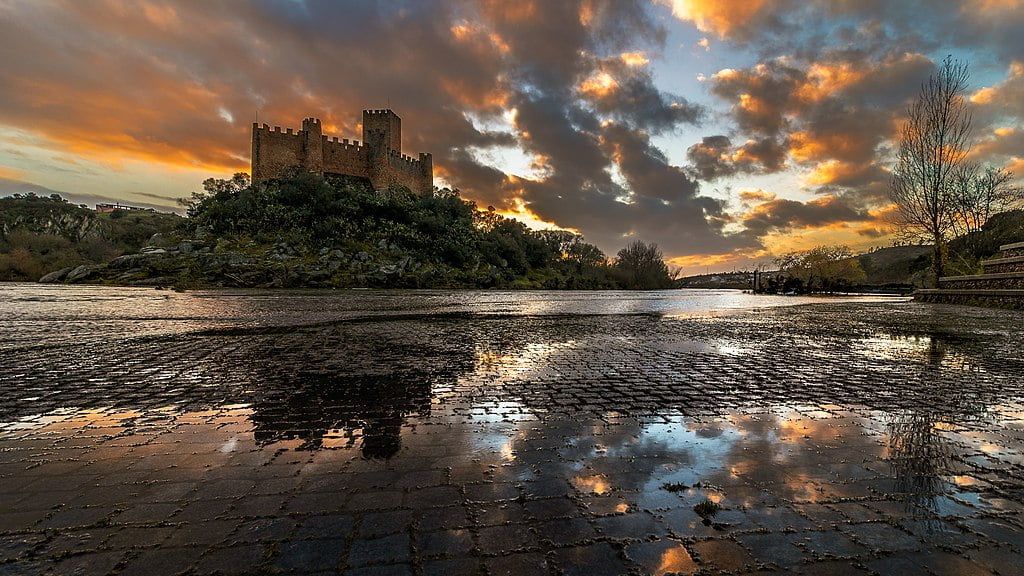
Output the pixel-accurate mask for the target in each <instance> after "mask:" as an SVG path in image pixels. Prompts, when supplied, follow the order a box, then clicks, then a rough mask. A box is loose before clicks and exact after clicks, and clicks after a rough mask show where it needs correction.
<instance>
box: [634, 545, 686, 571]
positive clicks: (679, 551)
mask: <svg viewBox="0 0 1024 576" xmlns="http://www.w3.org/2000/svg"><path fill="white" fill-rule="evenodd" d="M626 556H627V557H629V559H630V560H632V561H633V562H636V563H637V564H638V565H639V566H640V567H641V570H642V572H643V573H644V574H653V575H657V576H660V575H662V574H690V573H693V572H696V571H697V570H698V569H699V566H698V565H697V563H696V562H695V561H694V560H693V557H691V556H690V552H689V550H687V549H686V546H684V545H683V544H682V543H680V542H676V541H674V540H659V541H657V542H638V543H635V544H630V545H629V546H627V547H626Z"/></svg>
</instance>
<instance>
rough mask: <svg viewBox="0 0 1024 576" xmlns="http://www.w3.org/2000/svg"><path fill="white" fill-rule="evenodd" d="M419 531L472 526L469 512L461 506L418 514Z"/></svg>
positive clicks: (435, 509)
mask: <svg viewBox="0 0 1024 576" xmlns="http://www.w3.org/2000/svg"><path fill="white" fill-rule="evenodd" d="M418 520H419V528H420V530H427V531H430V530H441V529H452V528H465V527H467V526H469V525H470V524H472V521H471V520H470V517H469V512H468V511H467V510H466V508H465V507H463V506H444V507H441V508H431V509H429V510H424V511H421V512H419V515H418Z"/></svg>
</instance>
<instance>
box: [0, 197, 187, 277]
mask: <svg viewBox="0 0 1024 576" xmlns="http://www.w3.org/2000/svg"><path fill="white" fill-rule="evenodd" d="M182 220H183V219H182V218H181V217H180V216H178V215H176V214H163V213H158V212H149V211H140V212H122V211H114V212H111V213H106V214H97V213H96V212H94V211H93V210H90V209H89V208H87V207H84V206H78V205H75V204H71V203H69V202H67V201H65V200H64V199H63V198H61V197H60V196H59V195H57V194H54V195H51V196H36V195H33V194H28V195H14V196H9V197H6V198H0V281H36V280H38V279H39V278H40V277H42V276H44V275H45V274H47V273H48V272H51V271H54V270H60V269H64V270H66V271H70V270H73V269H75V268H77V267H79V266H89V265H96V264H100V263H103V262H107V261H109V260H110V259H112V258H116V257H117V256H120V255H121V254H124V253H127V252H135V251H138V250H139V249H140V248H142V247H143V246H144V245H145V244H146V243H147V242H148V241H149V240H150V238H152V237H153V235H154V234H159V233H168V232H170V231H171V230H174V229H175V228H176V227H177V226H178V225H179V224H180V223H181V222H182ZM65 276H66V274H65Z"/></svg>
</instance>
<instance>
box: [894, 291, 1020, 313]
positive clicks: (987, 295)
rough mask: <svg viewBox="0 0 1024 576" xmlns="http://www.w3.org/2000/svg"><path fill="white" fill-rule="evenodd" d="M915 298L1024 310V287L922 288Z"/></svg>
mask: <svg viewBox="0 0 1024 576" xmlns="http://www.w3.org/2000/svg"><path fill="white" fill-rule="evenodd" d="M914 300H916V301H918V302H928V303H931V304H961V305H965V306H987V307H990V308H1009V309H1011V310H1024V289H1004V290H956V289H953V290H947V289H941V290H939V289H935V288H922V289H919V290H915V291H914Z"/></svg>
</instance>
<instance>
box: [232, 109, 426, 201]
mask: <svg viewBox="0 0 1024 576" xmlns="http://www.w3.org/2000/svg"><path fill="white" fill-rule="evenodd" d="M293 166H299V167H301V168H302V169H303V170H306V171H308V172H313V173H315V174H323V175H340V176H349V177H355V178H365V179H366V180H369V182H370V185H372V186H373V188H374V189H375V190H384V189H386V188H387V187H388V186H390V185H392V184H397V185H400V186H405V187H407V188H409V189H410V190H412V191H413V192H421V193H423V192H429V191H431V190H433V188H434V162H433V158H432V157H431V155H430V154H425V153H420V155H419V158H418V159H414V158H411V157H409V156H405V155H404V154H402V119H401V118H399V117H398V115H397V114H395V113H394V112H392V111H391V110H363V143H362V144H360V143H359V141H358V140H353V141H351V142H349V140H348V139H347V138H346V139H343V140H341V141H340V142H339V141H338V138H337V137H335V138H328V137H327V136H324V135H323V131H322V129H321V126H320V120H319V119H317V118H306V119H305V120H303V121H302V129H301V130H299V131H297V132H293V130H292V129H291V128H288V129H287V130H286V131H284V132H282V131H281V127H280V126H274V129H273V130H271V129H270V127H269V126H267V125H266V124H264V125H263V126H260V125H259V124H256V123H253V125H252V181H253V182H254V183H256V182H260V181H263V180H267V179H270V178H275V177H277V176H278V175H279V174H281V172H282V171H283V170H284V169H286V168H290V167H293Z"/></svg>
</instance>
